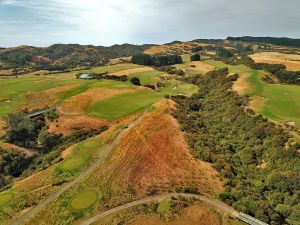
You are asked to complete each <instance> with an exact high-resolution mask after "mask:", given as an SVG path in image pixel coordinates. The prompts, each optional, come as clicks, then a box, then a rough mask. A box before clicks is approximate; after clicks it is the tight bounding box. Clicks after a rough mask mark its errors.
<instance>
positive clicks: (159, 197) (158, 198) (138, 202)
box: [80, 193, 238, 225]
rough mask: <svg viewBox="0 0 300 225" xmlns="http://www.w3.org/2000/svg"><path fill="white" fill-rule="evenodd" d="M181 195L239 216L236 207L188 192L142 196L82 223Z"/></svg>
mask: <svg viewBox="0 0 300 225" xmlns="http://www.w3.org/2000/svg"><path fill="white" fill-rule="evenodd" d="M180 196H182V197H185V198H195V199H198V200H200V201H203V202H205V203H206V204H208V205H210V206H212V207H213V208H215V209H217V210H220V211H222V212H225V213H227V214H230V215H231V216H233V217H235V218H236V217H238V212H237V211H235V210H234V209H232V208H231V207H229V206H226V205H224V204H223V203H221V202H219V201H217V200H213V199H209V198H207V197H206V196H203V195H196V194H186V193H166V194H161V195H157V196H150V197H146V198H142V199H140V200H136V201H133V202H130V203H127V204H124V205H121V206H118V207H116V208H113V209H110V210H108V211H105V212H102V213H100V214H98V215H96V216H94V217H92V218H90V219H88V220H86V221H84V222H82V223H81V224H80V225H89V224H92V223H94V222H96V221H98V220H99V219H102V218H104V217H106V216H108V215H111V214H113V213H116V212H119V211H121V210H124V209H128V208H131V207H133V206H136V205H141V204H144V203H148V202H153V201H162V200H163V199H165V198H171V197H180Z"/></svg>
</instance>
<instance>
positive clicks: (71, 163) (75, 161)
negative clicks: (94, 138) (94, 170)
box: [62, 157, 84, 170]
mask: <svg viewBox="0 0 300 225" xmlns="http://www.w3.org/2000/svg"><path fill="white" fill-rule="evenodd" d="M83 163H84V159H83V158H81V157H74V158H70V159H68V160H66V161H65V162H64V163H63V164H62V168H63V169H64V170H74V169H78V168H79V167H80V166H81V165H83Z"/></svg>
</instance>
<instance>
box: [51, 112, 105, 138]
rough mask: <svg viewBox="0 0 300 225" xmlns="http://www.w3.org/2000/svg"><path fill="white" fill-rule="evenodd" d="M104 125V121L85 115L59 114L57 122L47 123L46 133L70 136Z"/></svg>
mask: <svg viewBox="0 0 300 225" xmlns="http://www.w3.org/2000/svg"><path fill="white" fill-rule="evenodd" d="M106 124H107V122H106V121H105V120H101V119H94V118H90V117H88V116H86V115H63V114H60V115H59V117H58V119H57V120H55V121H53V122H50V123H49V129H48V131H49V132H50V133H62V134H64V135H70V134H73V133H75V132H76V131H79V130H85V131H89V130H91V129H99V128H100V127H102V126H104V125H106Z"/></svg>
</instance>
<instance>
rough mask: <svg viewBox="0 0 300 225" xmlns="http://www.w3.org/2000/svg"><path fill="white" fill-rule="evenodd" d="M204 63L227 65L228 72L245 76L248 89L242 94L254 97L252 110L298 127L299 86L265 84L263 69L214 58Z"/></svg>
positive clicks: (299, 121)
mask: <svg viewBox="0 0 300 225" xmlns="http://www.w3.org/2000/svg"><path fill="white" fill-rule="evenodd" d="M205 63H207V64H209V65H212V66H214V67H215V68H224V67H227V68H228V69H229V71H230V73H238V74H239V75H240V76H247V79H245V82H246V83H247V84H249V85H250V89H249V90H248V91H247V92H246V93H244V94H247V95H249V96H251V97H252V98H253V99H254V102H255V104H252V108H253V110H254V111H256V112H257V113H259V114H261V115H263V116H265V117H267V118H270V119H272V120H276V121H279V122H284V123H287V122H295V125H296V127H298V128H300V117H299V115H300V86H296V85H281V84H267V83H265V82H263V81H262V80H261V77H263V76H264V75H265V72H264V71H260V70H253V69H251V68H249V67H247V66H245V65H238V66H232V65H227V64H224V63H223V62H220V61H214V60H206V61H205ZM257 101H259V102H257Z"/></svg>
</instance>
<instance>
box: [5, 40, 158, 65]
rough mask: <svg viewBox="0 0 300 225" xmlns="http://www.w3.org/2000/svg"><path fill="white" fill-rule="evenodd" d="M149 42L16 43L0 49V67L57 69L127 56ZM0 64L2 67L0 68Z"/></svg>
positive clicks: (147, 46)
mask: <svg viewBox="0 0 300 225" xmlns="http://www.w3.org/2000/svg"><path fill="white" fill-rule="evenodd" d="M151 46H153V45H131V44H122V45H113V46H111V47H104V46H93V45H79V44H54V45H51V46H49V47H46V48H39V47H32V46H19V47H16V48H6V49H0V69H12V68H20V67H31V68H32V69H38V68H39V67H40V68H43V69H49V70H56V69H57V70H61V69H69V68H74V67H77V66H97V65H102V64H104V63H105V62H106V61H108V59H109V58H116V57H123V56H131V55H134V54H137V53H141V52H143V51H145V50H146V49H148V48H150V47H151ZM1 67H2V68H1Z"/></svg>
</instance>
